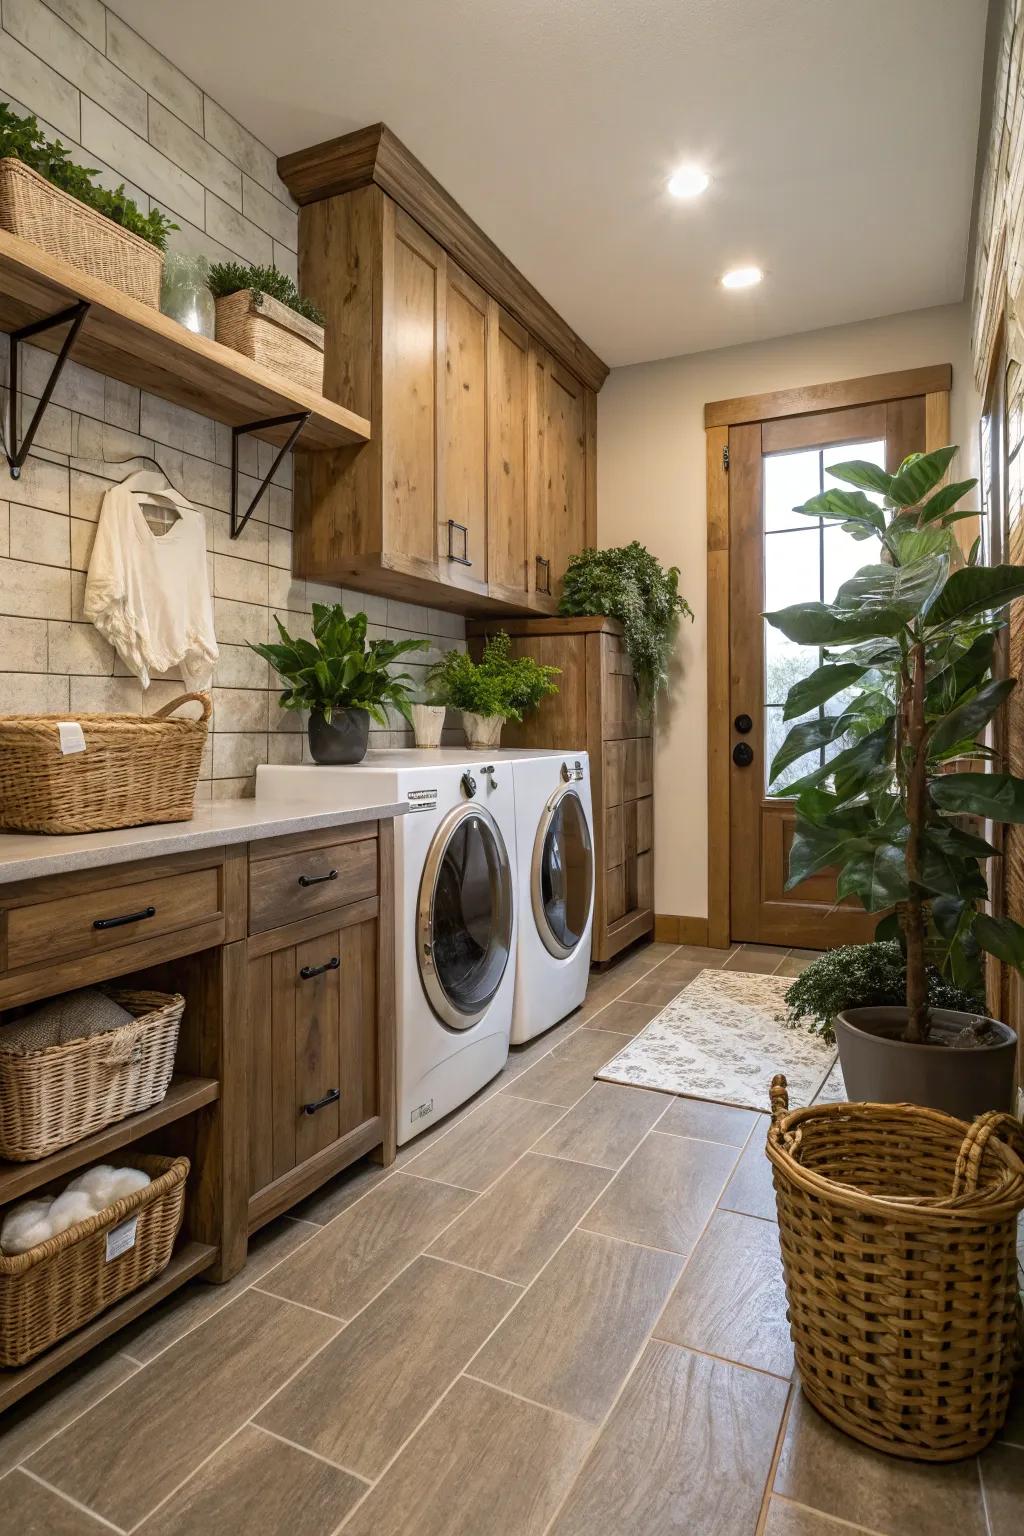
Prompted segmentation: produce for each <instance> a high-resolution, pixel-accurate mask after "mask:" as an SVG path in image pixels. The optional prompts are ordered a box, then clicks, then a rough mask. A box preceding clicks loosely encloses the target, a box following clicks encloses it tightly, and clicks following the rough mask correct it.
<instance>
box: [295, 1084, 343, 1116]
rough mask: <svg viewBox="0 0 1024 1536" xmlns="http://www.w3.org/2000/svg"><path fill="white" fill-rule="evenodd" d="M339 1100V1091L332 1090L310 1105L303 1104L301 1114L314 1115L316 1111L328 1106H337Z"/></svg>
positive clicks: (338, 1089) (336, 1089)
mask: <svg viewBox="0 0 1024 1536" xmlns="http://www.w3.org/2000/svg"><path fill="white" fill-rule="evenodd" d="M340 1098H341V1089H340V1088H332V1089H330V1091H329V1092H327V1093H325V1094H324V1096H323V1098H322V1099H316V1100H314V1102H313V1103H312V1104H303V1105H302V1113H303V1114H304V1115H315V1114H316V1112H317V1110H318V1109H323V1108H324V1107H325V1106H326V1105H328V1104H337V1102H338V1100H339V1099H340Z"/></svg>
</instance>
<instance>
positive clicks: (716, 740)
mask: <svg viewBox="0 0 1024 1536" xmlns="http://www.w3.org/2000/svg"><path fill="white" fill-rule="evenodd" d="M952 387H953V369H952V366H951V365H950V364H949V363H938V364H935V365H933V366H931V367H928V368H910V369H904V370H903V371H901V372H898V373H877V374H870V375H868V376H866V377H864V378H859V379H845V380H841V381H840V382H838V383H831V384H820V385H816V386H812V387H809V388H806V389H782V390H776V391H774V392H773V393H771V394H764V395H743V396H738V397H736V398H735V399H732V400H716V401H713V402H712V403H710V404H708V405H705V407H704V428H705V437H706V459H707V599H708V601H707V654H708V703H707V720H708V940H707V942H708V943H709V944H710V945H712V946H714V947H715V948H717V949H724V948H726V947H727V946H728V945H729V943H730V938H731V930H730V901H729V887H730V878H729V870H730V862H731V860H730V857H729V851H730V844H731V833H730V804H729V798H730V778H731V774H730V752H731V749H732V735H733V733H732V728H731V723H730V718H729V691H730V689H729V682H730V678H729V673H730V659H729V472H728V467H727V463H726V458H727V455H726V453H725V450H726V449H727V448H728V446H729V429H730V427H738V426H742V425H744V424H745V423H748V422H763V421H777V420H779V419H780V418H782V417H787V416H810V415H815V414H819V413H821V412H827V411H838V410H845V409H847V408H848V407H849V406H852V405H877V404H880V403H882V402H889V401H893V400H909V399H912V398H914V397H915V396H921V395H923V396H924V401H925V448H926V450H927V451H931V449H933V448H941V447H944V446H945V445H946V444H947V443H948V441H949V396H950V391H951V390H952ZM961 526H963V525H961Z"/></svg>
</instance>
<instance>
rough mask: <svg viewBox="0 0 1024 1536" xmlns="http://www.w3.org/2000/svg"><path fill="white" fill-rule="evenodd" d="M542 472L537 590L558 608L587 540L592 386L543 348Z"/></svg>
mask: <svg viewBox="0 0 1024 1536" xmlns="http://www.w3.org/2000/svg"><path fill="white" fill-rule="evenodd" d="M534 359H535V363H534V371H533V378H534V385H535V389H536V410H537V422H536V433H537V438H536V441H537V464H538V476H537V486H536V493H535V495H534V498H533V500H534V517H533V565H534V578H533V582H534V592H535V596H536V599H537V601H538V603H539V605H541V606H547V607H550V608H551V609H552V611H553V610H554V608H555V606H556V605H557V601H558V598H559V596H560V594H561V590H562V580H563V578H564V576H565V568H566V566H567V565H568V563H569V558H570V556H571V555H574V554H575V553H576V552H577V551H578V550H581V549H582V548H583V546H584V543H585V542H586V525H587V402H586V390H585V388H584V386H583V385H582V384H581V383H580V381H579V380H578V379H577V378H576V377H575V376H574V375H573V374H571V373H570V372H569V371H568V369H567V368H563V367H562V366H561V364H560V363H557V362H555V360H554V358H552V357H550V356H549V355H548V354H547V353H546V352H544V351H543V349H541V348H536V349H535V353H534Z"/></svg>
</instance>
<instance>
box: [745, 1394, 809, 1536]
mask: <svg viewBox="0 0 1024 1536" xmlns="http://www.w3.org/2000/svg"><path fill="white" fill-rule="evenodd" d="M799 1390H800V1389H799V1387H797V1386H796V1385H795V1383H794V1382H793V1380H792V1378H790V1381H789V1385H788V1388H787V1391H786V1401H785V1402H784V1403H783V1405H782V1415H781V1417H780V1419H779V1427H778V1429H777V1430H776V1432H775V1444H774V1446H773V1447H772V1455H771V1460H770V1462H769V1463H768V1476H767V1477H766V1478H765V1484H764V1487H763V1489H762V1490H761V1506H760V1508H759V1510H758V1512H757V1524H756V1525H755V1527H754V1530H755V1536H763V1532H764V1528H765V1525H766V1524H767V1521H768V1512H769V1509H770V1508H771V1502H772V1493H773V1490H774V1488H775V1478H776V1475H777V1474H778V1470H779V1462H780V1461H781V1460H782V1450H783V1446H784V1445H785V1443H786V1435H787V1433H788V1430H789V1418H790V1414H791V1413H792V1411H793V1402H794V1399H795V1396H796V1393H797V1392H798V1391H799ZM819 1513H820V1511H819Z"/></svg>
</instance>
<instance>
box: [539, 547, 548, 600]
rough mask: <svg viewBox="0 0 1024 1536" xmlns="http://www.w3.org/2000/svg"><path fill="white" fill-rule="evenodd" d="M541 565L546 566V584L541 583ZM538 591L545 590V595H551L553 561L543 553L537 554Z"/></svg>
mask: <svg viewBox="0 0 1024 1536" xmlns="http://www.w3.org/2000/svg"><path fill="white" fill-rule="evenodd" d="M541 566H543V567H544V585H543V586H541V584H540V572H541ZM537 591H538V592H543V594H544V596H545V597H550V596H551V561H550V560H545V558H544V556H543V555H538V556H537Z"/></svg>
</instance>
